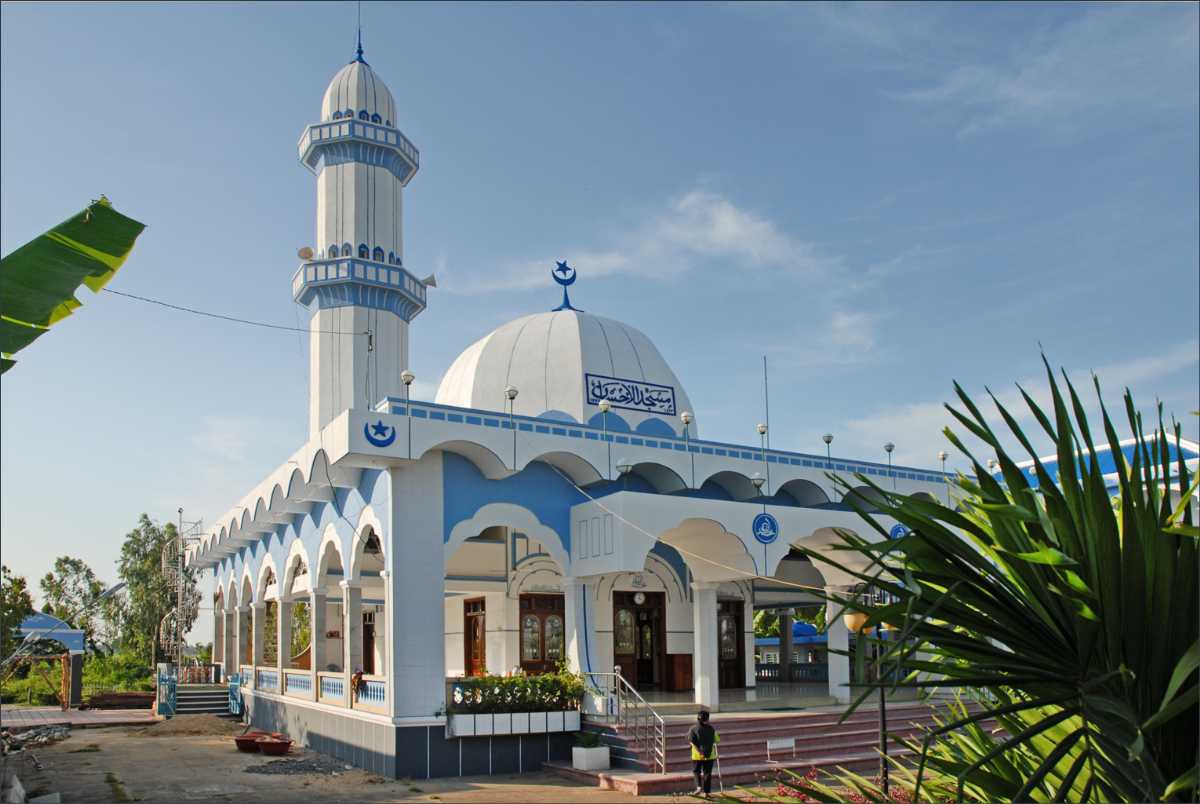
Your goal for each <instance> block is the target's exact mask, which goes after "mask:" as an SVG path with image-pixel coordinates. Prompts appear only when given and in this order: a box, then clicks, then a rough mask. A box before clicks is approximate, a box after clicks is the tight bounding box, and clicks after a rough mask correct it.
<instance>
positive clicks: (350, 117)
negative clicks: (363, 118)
mask: <svg viewBox="0 0 1200 804" xmlns="http://www.w3.org/2000/svg"><path fill="white" fill-rule="evenodd" d="M342 117H345V118H346V119H347V120H353V119H354V110H353V109H347V110H346V111H344V112H342Z"/></svg>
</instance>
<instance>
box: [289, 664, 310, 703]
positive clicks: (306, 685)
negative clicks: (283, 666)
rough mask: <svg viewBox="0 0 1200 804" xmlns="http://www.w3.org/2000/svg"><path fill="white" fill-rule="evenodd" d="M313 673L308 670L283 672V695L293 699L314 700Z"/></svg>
mask: <svg viewBox="0 0 1200 804" xmlns="http://www.w3.org/2000/svg"><path fill="white" fill-rule="evenodd" d="M312 689H313V687H312V673H310V672H308V671H307V670H284V671H283V694H284V695H290V696H292V697H293V698H312Z"/></svg>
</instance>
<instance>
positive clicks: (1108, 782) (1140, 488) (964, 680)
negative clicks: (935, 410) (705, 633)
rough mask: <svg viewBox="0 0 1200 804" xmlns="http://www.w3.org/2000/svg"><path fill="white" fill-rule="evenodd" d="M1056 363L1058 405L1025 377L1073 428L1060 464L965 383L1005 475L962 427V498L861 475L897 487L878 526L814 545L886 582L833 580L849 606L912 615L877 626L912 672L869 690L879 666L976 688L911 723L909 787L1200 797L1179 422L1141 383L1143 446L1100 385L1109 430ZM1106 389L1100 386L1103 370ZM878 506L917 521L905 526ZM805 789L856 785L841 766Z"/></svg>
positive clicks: (874, 794) (1192, 577) (1194, 602)
mask: <svg viewBox="0 0 1200 804" xmlns="http://www.w3.org/2000/svg"><path fill="white" fill-rule="evenodd" d="M1046 371H1047V374H1048V377H1049V386H1050V394H1051V403H1052V407H1051V408H1050V410H1049V411H1044V410H1042V408H1041V407H1040V406H1039V405H1038V404H1037V403H1036V402H1035V401H1034V400H1033V398H1032V397H1030V396H1029V395H1028V394H1025V392H1024V390H1023V389H1022V394H1023V396H1024V400H1025V403H1026V404H1027V405H1028V408H1029V413H1030V415H1031V417H1032V419H1033V420H1034V421H1035V422H1036V423H1037V424H1038V425H1039V426H1040V427H1041V428H1042V430H1044V431H1045V433H1046V435H1047V436H1048V437H1049V438H1050V440H1051V441H1053V443H1054V445H1055V452H1056V455H1055V461H1056V463H1057V465H1056V466H1055V465H1053V464H1052V465H1050V466H1047V465H1045V464H1044V463H1043V461H1042V460H1041V459H1040V458H1039V453H1040V452H1043V451H1042V450H1037V449H1035V448H1034V447H1033V445H1032V444H1031V442H1030V440H1029V438H1028V437H1027V436H1026V434H1025V433H1024V432H1023V431H1022V429H1021V427H1020V426H1019V425H1018V423H1017V417H1016V416H1014V415H1013V414H1011V413H1009V411H1008V410H1007V409H1005V408H1004V407H1003V406H1002V405H1001V404H1000V402H999V401H998V400H996V398H995V397H994V396H993V397H992V401H993V402H994V403H995V404H996V407H997V409H998V411H999V414H1000V417H1001V418H1002V419H1003V421H1004V424H1005V426H1006V427H1007V429H1008V431H1009V434H1010V435H1011V436H1012V437H1013V438H1015V440H1016V442H1017V443H1019V444H1020V445H1021V448H1022V449H1023V450H1024V452H1025V453H1026V454H1028V456H1029V457H1030V458H1032V459H1033V465H1032V468H1031V469H1030V470H1026V471H1022V469H1021V468H1019V467H1018V466H1017V462H1016V460H1014V458H1012V457H1010V455H1009V452H1008V451H1007V450H1006V449H1005V447H1004V444H1003V443H1002V441H1001V438H1000V436H999V435H998V434H997V432H996V431H995V430H993V428H992V426H991V425H990V424H989V423H988V421H987V419H986V418H985V417H984V416H983V414H982V413H981V412H980V411H979V408H978V407H977V406H976V405H975V403H974V402H973V401H972V400H971V399H970V398H969V397H968V396H967V395H966V393H965V392H963V390H962V389H961V388H959V387H958V386H957V385H955V390H956V391H957V392H958V397H959V399H960V401H961V402H962V405H963V408H965V411H960V410H958V409H956V408H953V407H949V406H948V407H949V410H950V412H951V414H952V415H953V416H954V417H955V418H956V419H957V420H958V421H959V422H960V423H961V424H962V426H963V427H964V428H966V429H967V430H969V431H970V432H971V433H972V434H973V435H974V436H975V437H977V438H978V439H979V440H980V441H982V442H983V443H984V444H986V446H987V450H988V453H989V454H994V455H995V456H996V462H997V467H998V469H997V471H998V473H999V474H1000V476H1001V477H1002V480H1003V482H1001V481H1000V480H999V479H997V477H995V476H993V475H994V472H993V470H990V469H988V468H985V467H984V466H983V465H982V464H981V463H980V461H979V460H978V459H977V458H976V457H975V456H974V455H973V454H972V453H971V452H970V450H969V449H968V448H967V447H965V446H964V445H963V443H962V441H961V440H960V439H959V438H958V437H957V436H956V435H955V434H954V433H953V432H952V431H950V430H949V429H948V430H947V431H946V435H947V438H948V439H949V440H950V441H951V443H953V444H954V445H955V446H956V447H957V448H958V449H959V450H960V451H961V452H962V453H963V454H964V455H965V456H966V457H967V459H968V460H969V461H970V463H971V465H972V467H973V475H974V476H973V477H967V476H965V475H960V476H959V477H958V478H957V481H956V483H955V485H956V486H957V487H958V489H959V491H960V492H961V495H962V499H961V504H960V505H958V506H956V507H951V506H949V505H944V504H942V503H940V502H937V501H933V500H929V499H927V498H921V497H916V496H913V497H908V496H905V495H902V494H896V493H894V492H892V491H891V490H890V489H885V488H880V487H879V486H877V485H876V484H874V483H871V481H870V480H869V479H868V478H866V477H861V476H860V478H859V479H860V480H861V481H862V482H866V483H868V484H870V485H872V486H873V487H874V489H875V491H876V492H877V493H878V495H879V499H881V500H882V501H883V502H882V504H881V505H879V506H878V508H879V514H878V515H876V514H871V513H868V512H866V511H862V510H860V512H859V513H860V515H861V516H862V517H863V518H864V519H865V520H866V521H867V522H868V523H869V524H870V525H871V527H872V528H873V529H874V530H875V532H876V533H877V534H878V537H876V538H874V539H872V540H867V539H865V538H861V537H859V536H856V535H855V534H852V533H849V532H845V533H843V534H842V538H843V540H844V541H845V542H846V544H845V545H843V546H842V548H843V549H842V551H840V555H830V554H829V553H827V552H822V551H815V550H805V551H804V552H805V553H806V554H807V555H809V557H810V558H811V559H812V560H813V561H814V562H818V563H826V564H831V565H834V566H838V567H840V568H842V569H844V570H846V571H847V572H850V574H851V575H853V576H855V577H856V578H858V579H859V581H861V582H862V584H864V585H865V586H868V587H873V588H875V589H877V590H882V591H884V592H886V593H888V594H887V599H884V598H882V597H881V598H876V597H874V596H860V597H849V598H847V597H845V596H841V595H838V594H836V593H832V592H831V593H830V594H829V595H828V596H827V599H828V600H829V602H830V604H831V605H833V606H835V607H836V610H837V611H838V613H839V616H840V613H841V610H843V609H844V608H848V609H851V610H856V611H859V612H863V613H865V614H867V615H868V616H867V621H866V623H865V627H864V630H869V629H872V628H874V627H875V626H877V625H878V624H880V623H892V624H900V631H901V633H900V635H899V639H897V640H886V641H882V642H880V641H878V640H876V639H875V638H874V637H871V638H869V641H870V642H872V643H873V644H876V645H879V647H880V648H882V649H883V651H884V655H883V661H884V662H886V663H889V664H891V665H892V666H893V667H894V668H895V669H896V672H895V673H894V674H893V678H896V679H903V680H898V681H892V680H883V681H877V682H872V683H870V684H868V685H866V686H867V689H866V690H865V691H864V692H863V694H862V696H861V697H860V698H859V699H858V700H857V701H856V702H855V706H857V705H858V703H861V702H862V700H864V699H865V698H868V697H870V696H872V695H874V694H876V693H875V691H874V690H873V689H872V687H878V686H881V685H886V686H893V685H894V686H896V687H910V688H936V687H941V688H946V687H949V688H960V689H964V690H966V691H967V692H968V694H969V695H970V705H969V706H955V707H952V708H951V711H950V713H949V717H948V718H947V719H946V720H945V721H943V723H942V724H941V725H940V726H939V728H937V729H935V730H933V731H931V732H930V733H929V734H928V735H927V736H926V737H925V739H924V740H908V741H907V745H908V746H909V747H910V748H911V749H913V751H914V752H915V754H916V757H917V760H916V763H915V764H916V765H917V767H916V770H915V772H914V771H913V770H911V769H910V768H909V767H907V766H906V765H905V764H904V763H896V765H895V773H896V777H894V778H895V780H896V781H895V782H894V783H893V790H894V788H895V787H896V786H900V787H903V788H905V793H906V794H907V796H906V797H907V798H908V799H910V800H912V801H919V800H923V799H922V798H921V793H922V792H924V793H925V796H926V798H925V799H924V800H929V799H930V798H932V799H933V800H950V799H954V798H957V799H958V800H960V801H961V800H962V799H963V798H964V797H965V798H967V799H970V800H973V801H998V800H999V801H1029V800H1036V801H1050V800H1055V801H1062V800H1066V801H1073V802H1100V801H1159V800H1181V801H1196V800H1197V798H1198V796H1200V773H1198V768H1197V756H1198V753H1200V732H1198V730H1197V728H1196V724H1197V720H1198V716H1200V685H1198V684H1197V682H1196V673H1197V668H1198V667H1200V626H1198V618H1197V617H1196V611H1197V608H1198V606H1200V551H1198V542H1200V528H1197V527H1196V525H1195V523H1194V522H1193V518H1192V517H1193V515H1192V506H1194V504H1195V502H1194V500H1195V495H1196V493H1197V484H1196V483H1195V482H1194V481H1189V477H1188V475H1189V471H1188V467H1187V465H1186V463H1185V461H1184V456H1183V453H1182V450H1181V449H1180V428H1179V426H1178V425H1175V427H1174V428H1173V433H1171V432H1170V431H1168V429H1167V428H1166V427H1165V426H1164V425H1163V420H1162V409H1161V406H1160V408H1159V411H1158V427H1157V429H1156V430H1154V431H1153V432H1152V433H1150V434H1149V435H1147V434H1146V432H1145V429H1144V426H1143V420H1142V416H1141V414H1140V413H1138V412H1137V411H1136V409H1135V408H1134V404H1133V399H1132V397H1131V395H1130V394H1129V392H1128V391H1126V393H1125V399H1124V402H1125V410H1126V416H1127V422H1128V427H1129V430H1130V431H1131V432H1132V433H1133V435H1134V438H1135V444H1134V446H1133V448H1132V450H1131V451H1130V452H1131V454H1130V455H1129V456H1128V457H1127V456H1126V450H1125V449H1124V448H1123V447H1122V444H1121V442H1120V438H1119V436H1118V435H1117V431H1116V428H1115V427H1114V425H1113V423H1112V421H1111V420H1110V418H1109V415H1108V412H1107V411H1106V410H1105V409H1104V405H1103V401H1102V400H1101V404H1100V410H1101V414H1102V429H1100V431H1099V435H1101V436H1102V439H1103V440H1102V441H1101V444H1102V446H1104V447H1107V449H1106V450H1098V449H1097V448H1096V446H1095V444H1096V442H1095V440H1094V439H1093V436H1092V431H1091V429H1090V426H1089V423H1088V420H1087V416H1086V413H1085V408H1084V406H1083V404H1082V402H1081V401H1080V399H1079V397H1078V395H1077V394H1076V391H1075V388H1074V387H1073V386H1072V385H1071V383H1070V381H1069V380H1065V391H1066V392H1065V393H1064V392H1063V391H1062V390H1061V389H1060V387H1059V385H1058V383H1057V382H1056V380H1055V375H1054V373H1053V372H1052V371H1051V370H1050V367H1049V365H1047V366H1046ZM1064 379H1065V375H1064ZM1095 390H1096V395H1097V397H1099V396H1100V385H1099V382H1098V381H1096V382H1095ZM1172 447H1174V452H1175V455H1176V456H1177V457H1176V458H1172ZM1109 473H1111V475H1112V476H1115V480H1110V477H1109ZM1174 481H1177V484H1176V483H1175V482H1174ZM839 482H840V481H839ZM1110 483H1115V484H1116V489H1115V492H1110ZM841 485H844V486H846V490H847V491H849V484H846V483H844V482H842V483H841ZM1112 494H1115V497H1114V496H1112ZM879 515H882V516H887V517H891V518H892V519H895V520H896V521H897V522H899V523H900V524H902V525H903V526H904V527H905V528H906V529H907V533H906V534H904V535H902V536H900V537H898V538H888V537H889V534H890V530H889V528H888V527H887V526H886V523H881V522H880V521H878V519H877V516H879ZM855 553H857V554H858V556H859V557H862V558H866V559H868V560H869V568H868V569H867V570H864V571H862V572H857V571H853V570H850V569H848V568H847V567H846V566H845V565H846V563H848V562H845V561H844V560H843V559H842V558H841V556H842V555H847V554H855ZM889 630H891V629H889ZM852 709H853V707H852ZM990 720H994V721H995V723H996V724H997V725H998V726H999V728H998V729H993V728H991V727H989V725H988V721H990ZM837 784H840V785H842V786H845V787H850V788H854V789H855V790H856V791H857V792H858V794H859V795H862V796H863V797H865V798H869V799H879V798H882V795H881V790H880V788H879V785H878V784H877V783H873V782H872V781H871V780H865V779H862V778H861V777H856V776H854V775H853V774H842V775H840V776H839V777H837ZM810 787H811V786H810ZM804 792H805V794H806V795H809V797H810V798H820V799H822V800H834V799H838V798H840V799H842V800H844V799H845V797H846V795H845V791H844V790H841V791H839V790H836V789H831V788H829V787H828V786H826V787H824V788H822V789H820V790H819V791H817V790H815V789H809V790H807V791H804Z"/></svg>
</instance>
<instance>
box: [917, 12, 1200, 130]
mask: <svg viewBox="0 0 1200 804" xmlns="http://www.w3.org/2000/svg"><path fill="white" fill-rule="evenodd" d="M1198 31H1200V15H1198V13H1197V6H1196V5H1195V4H1191V3H1187V4H1179V5H1160V6H1148V5H1141V4H1128V5H1110V6H1103V7H1100V8H1095V9H1091V10H1089V11H1087V12H1085V13H1084V14H1082V15H1080V16H1078V17H1076V18H1074V19H1072V20H1071V21H1070V22H1067V23H1065V24H1063V25H1061V26H1059V27H1058V28H1057V29H1055V30H1053V31H1052V32H1050V33H1049V34H1048V35H1045V36H1041V37H1035V38H1034V39H1035V41H1032V42H1028V43H1026V44H1025V46H1024V47H1022V48H1021V49H1020V50H1019V51H1018V52H1017V53H1015V54H1013V56H1012V57H1011V58H1010V59H1009V62H1008V63H1007V64H966V65H962V66H959V67H957V68H955V69H953V70H951V71H950V72H949V73H947V74H946V75H945V76H944V77H943V78H942V79H941V80H940V81H939V82H937V83H936V84H934V85H932V86H929V87H926V88H924V89H920V90H916V91H913V92H909V93H907V94H906V95H904V96H903V97H905V98H907V99H909V100H912V101H914V102H918V103H923V104H929V105H947V106H958V107H961V108H962V109H963V111H964V112H965V114H966V123H965V128H964V132H965V133H969V132H974V131H979V130H983V129H988V128H993V127H999V126H1009V125H1049V126H1053V127H1057V128H1064V129H1067V128H1073V127H1075V126H1079V125H1082V123H1083V120H1084V119H1085V118H1086V117H1087V116H1089V115H1092V114H1095V113H1103V112H1113V111H1129V110H1138V111H1142V112H1152V111H1162V110H1170V109H1188V108H1194V107H1195V105H1196V96H1197V90H1198V82H1197V70H1198V58H1197V52H1198V49H1200V41H1198V35H1197V34H1198Z"/></svg>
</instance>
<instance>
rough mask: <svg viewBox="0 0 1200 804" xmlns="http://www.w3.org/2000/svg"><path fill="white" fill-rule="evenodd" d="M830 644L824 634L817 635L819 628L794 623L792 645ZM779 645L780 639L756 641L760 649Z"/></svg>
mask: <svg viewBox="0 0 1200 804" xmlns="http://www.w3.org/2000/svg"><path fill="white" fill-rule="evenodd" d="M826 642H828V639H827V637H826V636H825V635H824V634H819V633H817V627H816V626H815V625H813V624H812V623H806V622H804V621H803V620H793V621H792V644H793V645H824V644H825V643H826ZM778 644H779V637H759V638H758V639H755V640H754V646H755V647H758V648H770V647H774V646H775V645H778Z"/></svg>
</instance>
